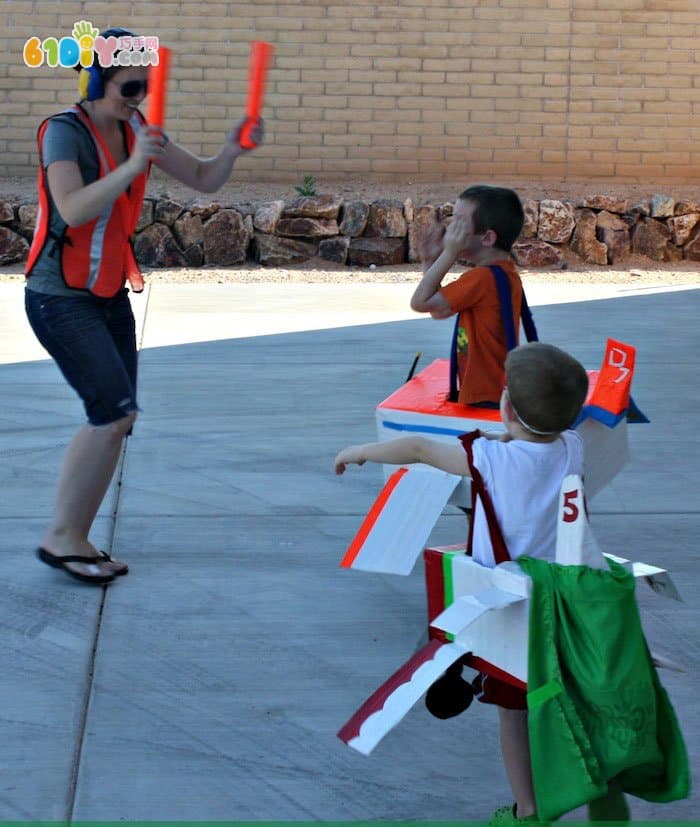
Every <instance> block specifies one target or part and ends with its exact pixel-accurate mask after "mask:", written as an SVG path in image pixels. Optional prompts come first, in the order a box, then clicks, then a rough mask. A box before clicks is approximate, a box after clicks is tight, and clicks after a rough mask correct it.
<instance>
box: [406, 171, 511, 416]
mask: <svg viewBox="0 0 700 827" xmlns="http://www.w3.org/2000/svg"><path fill="white" fill-rule="evenodd" d="M523 221H524V213H523V208H522V205H521V203H520V199H519V198H518V196H517V194H516V193H515V192H513V190H509V189H504V188H502V187H489V186H474V187H470V188H469V189H466V190H465V191H464V192H463V193H462V194H461V195H460V196H459V198H458V199H457V201H456V202H455V206H454V212H453V215H452V221H451V223H450V225H449V226H448V228H447V230H446V231H445V230H444V228H443V227H442V225H438V226H437V227H435V228H434V229H433V230H432V231H431V232H429V233H428V234H427V236H426V238H425V239H424V242H423V245H422V249H421V258H422V260H423V267H424V268H425V273H424V275H423V278H422V279H421V281H420V283H419V285H418V287H417V288H416V291H415V293H414V294H413V297H412V298H411V307H412V308H413V310H417V311H418V312H419V313H430V315H431V316H432V317H433V318H434V319H446V318H448V317H449V316H452V315H454V314H455V313H458V314H459V322H458V335H457V337H456V349H457V354H456V356H457V374H458V378H459V396H458V399H457V400H456V401H459V402H461V403H463V404H465V405H477V406H479V407H493V408H498V402H499V399H500V396H501V389H502V387H503V365H504V364H505V359H506V353H507V346H506V336H505V332H504V329H503V319H502V317H501V304H500V301H499V296H498V291H497V288H496V282H495V279H494V275H493V272H492V270H491V269H490V265H497V266H498V267H500V268H501V269H502V270H503V272H504V273H505V276H506V278H507V282H508V287H509V288H510V303H511V305H512V313H513V326H514V333H515V343H514V344H516V345H517V344H518V331H519V328H520V310H521V302H522V296H523V287H522V283H521V281H520V276H519V275H518V271H517V270H516V268H515V264H514V262H513V260H512V258H511V257H510V250H511V247H512V246H513V242H514V241H515V240H516V238H517V237H518V236H519V235H520V232H521V230H522V228H523ZM443 233H444V236H443ZM458 257H459V258H466V259H468V260H469V261H470V262H471V263H472V264H473V265H475V266H474V268H473V269H471V270H468V271H467V272H466V273H463V274H462V275H461V276H460V277H459V278H458V279H457V280H456V281H455V282H452V283H451V284H448V285H447V286H445V287H441V284H442V280H443V279H444V277H445V276H446V275H447V273H448V272H449V271H450V268H451V267H452V266H453V264H454V263H455V261H456V260H457V258H458Z"/></svg>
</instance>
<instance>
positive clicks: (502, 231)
mask: <svg viewBox="0 0 700 827" xmlns="http://www.w3.org/2000/svg"><path fill="white" fill-rule="evenodd" d="M459 197H460V200H463V201H473V202H474V203H475V204H476V209H475V210H474V231H475V232H477V233H485V232H486V231H487V230H493V231H494V232H495V233H496V235H497V236H498V241H497V242H496V247H498V249H499V250H504V251H505V252H506V253H509V252H510V250H511V247H512V246H513V242H514V241H515V240H516V238H517V237H518V236H519V235H520V233H521V232H522V229H523V224H524V223H525V213H524V211H523V205H522V204H521V203H520V198H518V194H517V193H516V192H514V191H513V190H509V189H506V188H505V187H489V186H486V184H478V185H476V186H473V187H469V188H468V189H466V190H464V192H463V193H462V194H461V195H460V196H459Z"/></svg>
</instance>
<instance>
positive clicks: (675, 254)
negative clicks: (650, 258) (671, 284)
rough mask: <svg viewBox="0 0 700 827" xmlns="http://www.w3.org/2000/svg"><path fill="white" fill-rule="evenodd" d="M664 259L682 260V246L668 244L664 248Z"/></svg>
mask: <svg viewBox="0 0 700 827" xmlns="http://www.w3.org/2000/svg"><path fill="white" fill-rule="evenodd" d="M666 261H683V248H682V247H674V245H673V244H669V245H668V247H667V248H666Z"/></svg>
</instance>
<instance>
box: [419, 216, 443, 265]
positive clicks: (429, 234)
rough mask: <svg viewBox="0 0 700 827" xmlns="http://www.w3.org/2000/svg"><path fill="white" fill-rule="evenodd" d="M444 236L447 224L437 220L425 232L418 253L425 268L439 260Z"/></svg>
mask: <svg viewBox="0 0 700 827" xmlns="http://www.w3.org/2000/svg"><path fill="white" fill-rule="evenodd" d="M444 236H445V225H444V224H441V223H440V222H439V221H437V220H436V221H434V222H433V224H432V225H431V226H430V227H429V228H428V229H427V230H426V231H425V233H424V234H423V237H422V238H421V240H420V244H419V245H418V254H419V255H420V260H421V264H422V265H423V267H424V268H427V267H430V265H431V264H433V262H435V261H437V259H438V257H439V256H440V253H441V252H442V240H443V238H444Z"/></svg>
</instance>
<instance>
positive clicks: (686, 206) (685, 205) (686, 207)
mask: <svg viewBox="0 0 700 827" xmlns="http://www.w3.org/2000/svg"><path fill="white" fill-rule="evenodd" d="M693 212H698V213H700V202H698V201H676V206H675V209H674V210H673V214H674V215H688V214H689V213H693Z"/></svg>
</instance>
